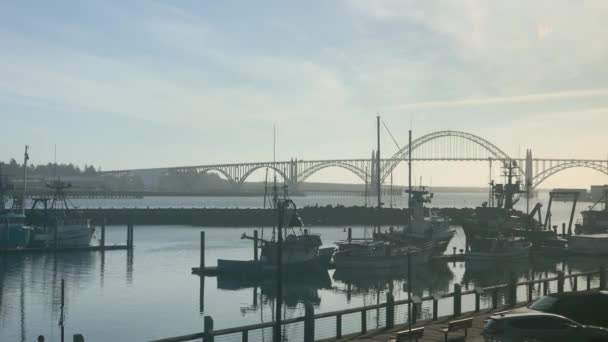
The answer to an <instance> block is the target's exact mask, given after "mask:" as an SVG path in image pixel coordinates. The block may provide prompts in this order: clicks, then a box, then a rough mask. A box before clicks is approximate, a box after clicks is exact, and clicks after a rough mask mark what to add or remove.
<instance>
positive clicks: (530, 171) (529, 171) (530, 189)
mask: <svg viewBox="0 0 608 342" xmlns="http://www.w3.org/2000/svg"><path fill="white" fill-rule="evenodd" d="M525 172H526V193H527V195H528V197H532V196H534V184H532V179H533V178H534V168H533V166H532V150H531V149H528V150H526V169H525Z"/></svg>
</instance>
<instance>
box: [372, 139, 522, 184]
mask: <svg viewBox="0 0 608 342" xmlns="http://www.w3.org/2000/svg"><path fill="white" fill-rule="evenodd" d="M448 137H455V138H457V139H459V140H463V141H470V142H473V143H474V144H476V145H478V146H481V147H482V148H483V149H484V150H485V151H487V152H488V154H489V156H488V158H492V159H495V160H502V161H506V160H510V159H511V157H509V155H508V154H506V153H505V152H504V151H503V150H501V149H500V148H498V147H497V146H496V145H494V144H493V143H491V142H489V141H487V140H485V139H484V138H481V137H479V136H477V135H474V134H471V133H467V132H462V131H437V132H432V133H429V134H426V135H423V136H421V137H419V138H417V139H414V140H413V141H412V148H411V150H412V154H413V152H414V151H416V150H418V149H419V148H420V147H422V146H423V145H425V144H428V143H430V142H432V141H434V140H438V139H443V138H448ZM409 150H410V148H409V145H406V146H405V147H403V148H401V149H400V150H399V151H397V153H395V154H394V155H393V156H392V157H391V159H390V160H388V161H387V162H386V164H385V165H383V167H382V173H381V174H380V175H381V179H382V182H384V181H386V178H387V177H388V176H389V175H390V174H391V172H392V171H393V170H394V169H395V168H396V167H397V165H398V164H399V163H400V162H402V161H405V160H406V159H407V158H408V156H409ZM517 168H518V170H519V175H518V178H519V180H520V181H521V180H522V179H523V174H524V170H523V169H522V168H521V166H520V165H518V166H517Z"/></svg>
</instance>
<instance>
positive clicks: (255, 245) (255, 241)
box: [253, 229, 258, 261]
mask: <svg viewBox="0 0 608 342" xmlns="http://www.w3.org/2000/svg"><path fill="white" fill-rule="evenodd" d="M253 260H255V261H258V231H257V229H256V230H254V231H253Z"/></svg>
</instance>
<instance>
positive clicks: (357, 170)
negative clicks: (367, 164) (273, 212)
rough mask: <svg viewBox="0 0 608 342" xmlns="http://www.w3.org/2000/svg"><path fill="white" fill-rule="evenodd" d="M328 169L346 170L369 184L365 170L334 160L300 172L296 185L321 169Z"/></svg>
mask: <svg viewBox="0 0 608 342" xmlns="http://www.w3.org/2000/svg"><path fill="white" fill-rule="evenodd" d="M329 167H339V168H343V169H345V170H348V171H350V172H352V173H353V174H355V175H356V176H357V177H359V178H360V179H361V180H362V181H363V182H364V183H365V182H369V180H368V177H369V176H368V173H367V172H366V171H365V170H363V169H361V168H359V167H357V166H354V165H351V164H349V163H346V162H342V161H337V160H335V161H328V162H326V163H319V164H316V165H313V166H311V167H309V168H307V169H305V170H302V171H301V173H300V174H298V183H302V182H305V181H306V180H307V179H308V178H309V177H310V176H312V175H313V174H315V173H317V172H319V171H321V170H323V169H326V168H329Z"/></svg>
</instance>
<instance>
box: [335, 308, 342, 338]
mask: <svg viewBox="0 0 608 342" xmlns="http://www.w3.org/2000/svg"><path fill="white" fill-rule="evenodd" d="M341 337H342V314H337V315H336V338H341Z"/></svg>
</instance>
